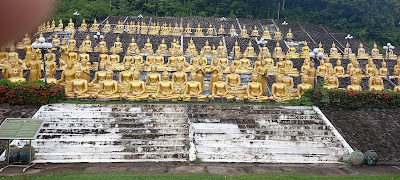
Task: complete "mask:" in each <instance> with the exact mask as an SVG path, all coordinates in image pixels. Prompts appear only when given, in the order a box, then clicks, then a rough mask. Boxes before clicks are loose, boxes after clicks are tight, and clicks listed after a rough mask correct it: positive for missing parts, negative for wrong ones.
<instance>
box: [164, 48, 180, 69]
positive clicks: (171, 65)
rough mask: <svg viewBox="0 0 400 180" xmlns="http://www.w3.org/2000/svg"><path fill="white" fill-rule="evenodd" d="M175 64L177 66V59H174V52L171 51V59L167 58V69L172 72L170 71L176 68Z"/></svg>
mask: <svg viewBox="0 0 400 180" xmlns="http://www.w3.org/2000/svg"><path fill="white" fill-rule="evenodd" d="M177 64H178V58H177V57H175V52H174V51H172V53H171V57H169V58H168V62H167V66H168V67H169V69H171V70H172V69H174V68H176V65H177Z"/></svg>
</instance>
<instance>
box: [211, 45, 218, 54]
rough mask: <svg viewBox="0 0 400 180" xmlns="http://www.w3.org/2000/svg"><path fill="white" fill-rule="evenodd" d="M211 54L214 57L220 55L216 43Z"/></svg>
mask: <svg viewBox="0 0 400 180" xmlns="http://www.w3.org/2000/svg"><path fill="white" fill-rule="evenodd" d="M211 54H212V56H214V57H218V51H217V49H215V45H214V44H213V46H212V50H211Z"/></svg>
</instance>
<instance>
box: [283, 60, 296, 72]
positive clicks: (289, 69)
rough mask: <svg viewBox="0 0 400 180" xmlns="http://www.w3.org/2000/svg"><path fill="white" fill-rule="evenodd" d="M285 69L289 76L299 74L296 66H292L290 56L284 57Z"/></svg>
mask: <svg viewBox="0 0 400 180" xmlns="http://www.w3.org/2000/svg"><path fill="white" fill-rule="evenodd" d="M284 63H285V67H284V69H285V71H287V72H288V73H289V75H291V76H299V72H298V70H297V69H296V68H294V67H293V61H291V60H290V58H286V59H285V61H284Z"/></svg>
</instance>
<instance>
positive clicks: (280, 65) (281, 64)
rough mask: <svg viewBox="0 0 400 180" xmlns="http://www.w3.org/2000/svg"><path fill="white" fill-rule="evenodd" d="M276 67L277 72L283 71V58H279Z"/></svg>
mask: <svg viewBox="0 0 400 180" xmlns="http://www.w3.org/2000/svg"><path fill="white" fill-rule="evenodd" d="M276 67H277V68H278V69H279V71H281V70H283V69H285V62H284V61H283V57H280V58H279V59H278V62H276Z"/></svg>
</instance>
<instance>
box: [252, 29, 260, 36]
mask: <svg viewBox="0 0 400 180" xmlns="http://www.w3.org/2000/svg"><path fill="white" fill-rule="evenodd" d="M251 36H252V37H258V36H260V35H259V33H258V29H257V26H254V29H253V31H252V32H251Z"/></svg>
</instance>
